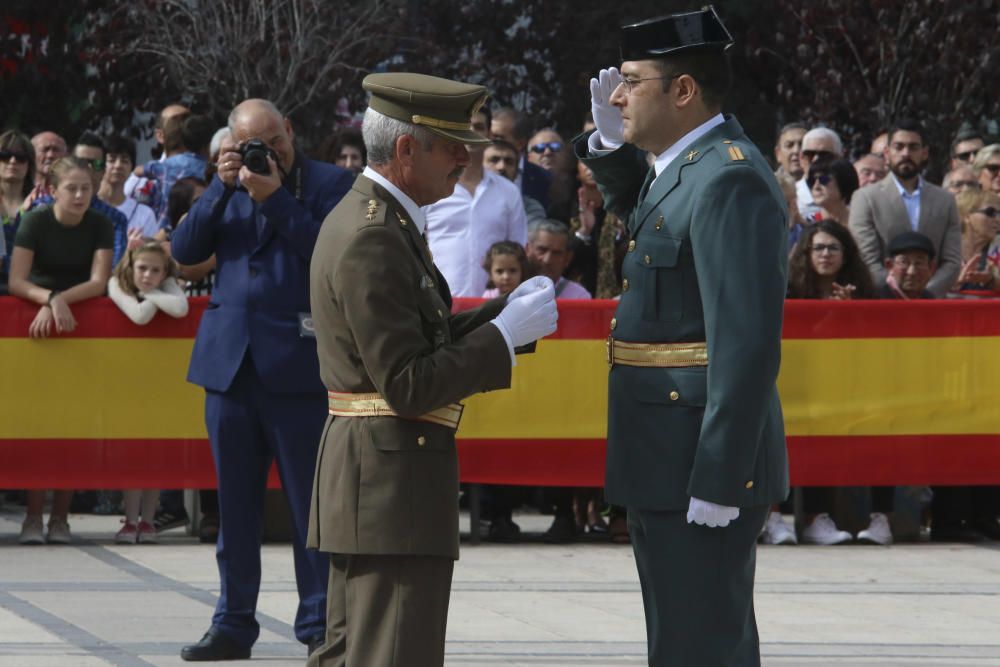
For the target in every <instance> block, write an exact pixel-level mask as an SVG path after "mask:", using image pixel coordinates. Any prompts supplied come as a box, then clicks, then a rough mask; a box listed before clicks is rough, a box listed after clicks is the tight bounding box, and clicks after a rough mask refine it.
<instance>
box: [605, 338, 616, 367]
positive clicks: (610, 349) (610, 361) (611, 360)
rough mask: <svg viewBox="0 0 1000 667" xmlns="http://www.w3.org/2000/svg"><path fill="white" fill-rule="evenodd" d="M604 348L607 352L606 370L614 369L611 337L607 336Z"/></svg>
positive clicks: (613, 346)
mask: <svg viewBox="0 0 1000 667" xmlns="http://www.w3.org/2000/svg"><path fill="white" fill-rule="evenodd" d="M606 347H607V350H608V370H611V369H612V368H614V367H615V339H614V338H613V337H612V336H608V342H607V344H606Z"/></svg>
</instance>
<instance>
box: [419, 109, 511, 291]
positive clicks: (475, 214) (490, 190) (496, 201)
mask: <svg viewBox="0 0 1000 667" xmlns="http://www.w3.org/2000/svg"><path fill="white" fill-rule="evenodd" d="M472 118H473V120H472V129H473V131H475V132H477V133H479V134H481V135H483V137H484V138H485V137H486V136H487V130H488V128H489V126H490V120H489V111H488V110H487V109H485V108H484V109H481V110H480V111H478V112H477V113H476V114H474V115H473V117H472ZM466 148H467V150H468V151H469V164H468V165H467V166H466V167H465V170H464V171H463V172H462V175H461V176H460V177H459V179H458V183H457V184H456V185H455V191H454V192H453V193H452V195H451V196H450V197H447V198H445V199H442V200H440V201H438V202H436V203H434V204H431V205H430V206H426V207H424V209H423V210H424V214H425V215H426V217H427V228H426V234H427V243H428V244H429V245H430V248H431V252H432V253H433V255H434V262H435V263H436V264H437V266H438V268H439V269H440V271H441V273H442V274H444V277H445V279H446V280H447V281H448V285H449V287H450V288H451V293H452V296H464V297H481V296H483V292H485V291H486V284H487V282H488V281H489V275H488V274H487V273H486V270H485V269H484V268H483V259H484V258H485V257H486V251H488V250H489V249H490V246H491V245H493V244H494V243H496V242H497V241H513V242H515V243H520V244H522V245H524V244H525V243H526V242H527V240H528V229H527V227H528V221H527V217H526V216H525V212H524V204H523V203H522V201H521V192H520V191H519V190H518V189H517V186H515V185H514V184H513V183H511V182H510V181H509V180H507V179H506V178H504V177H503V176H500V175H499V174H497V173H495V172H493V171H492V170H489V169H484V168H483V151H484V149H485V146H483V145H477V146H473V145H469V146H467V147H466Z"/></svg>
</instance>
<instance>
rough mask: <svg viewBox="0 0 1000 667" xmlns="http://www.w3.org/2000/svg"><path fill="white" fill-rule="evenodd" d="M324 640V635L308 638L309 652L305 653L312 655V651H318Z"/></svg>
mask: <svg viewBox="0 0 1000 667" xmlns="http://www.w3.org/2000/svg"><path fill="white" fill-rule="evenodd" d="M325 641H326V637H325V636H324V635H316V636H315V637H313V638H312V639H310V640H309V652H308V653H306V655H307V656H309V655H312V654H313V653H315V652H316V651H318V650H319V649H320V647H321V646H323V642H325Z"/></svg>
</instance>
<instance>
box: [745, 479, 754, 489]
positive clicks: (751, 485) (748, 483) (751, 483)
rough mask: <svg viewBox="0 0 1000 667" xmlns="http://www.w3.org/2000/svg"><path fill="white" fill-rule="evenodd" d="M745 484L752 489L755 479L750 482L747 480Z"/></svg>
mask: <svg viewBox="0 0 1000 667" xmlns="http://www.w3.org/2000/svg"><path fill="white" fill-rule="evenodd" d="M743 486H745V487H747V488H748V489H752V488H753V480H750V481H749V482H747V483H746V484H744V485H743Z"/></svg>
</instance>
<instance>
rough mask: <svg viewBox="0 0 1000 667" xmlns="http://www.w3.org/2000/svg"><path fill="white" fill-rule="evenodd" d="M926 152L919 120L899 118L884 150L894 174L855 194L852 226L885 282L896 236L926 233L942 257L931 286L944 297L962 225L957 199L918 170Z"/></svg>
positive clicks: (956, 262) (877, 277) (954, 271)
mask: <svg viewBox="0 0 1000 667" xmlns="http://www.w3.org/2000/svg"><path fill="white" fill-rule="evenodd" d="M927 152H928V151H927V144H925V143H924V139H923V129H922V128H921V126H920V125H919V123H917V122H916V121H913V120H901V121H898V122H897V123H896V125H894V126H893V127H892V128H891V129H890V130H889V143H888V146H886V149H885V158H886V162H888V164H889V172H890V173H889V175H888V176H886V177H885V178H884V179H882V181H881V182H879V183H877V184H875V185H872V186H871V187H867V188H863V189H861V190H858V191H857V192H856V193H855V194H854V197H853V198H852V199H851V215H850V222H849V224H848V226H849V227H850V230H851V233H852V234H853V235H854V238H855V240H857V242H858V248H859V249H860V250H861V257H862V259H864V261H865V263H866V264H867V265H868V268H869V269H870V270H871V272H872V278H873V279H874V281H875V283H876V284H880V283H883V282H885V279H886V268H885V260H886V258H887V256H888V255H887V247H888V245H889V243H891V242H892V240H893V239H894V238H895V237H896V236H898V235H899V234H902V233H904V232H910V231H915V232H920V233H921V234H923V235H924V236H926V237H928V238H929V239H930V240H931V242H932V243H933V244H934V250H935V253H936V255H937V257H938V258H939V261H938V264H937V270H936V271H935V272H934V275H933V276H931V279H930V282H929V283H928V284H927V289H928V290H929V291H930V292H931V293H933V294H934V295H935V296H937V297H941V296H944V294H945V293H946V292H947V291H948V289H949V288H950V287H951V285H953V284H954V282H955V279H956V278H957V277H958V273H959V271H960V270H961V268H962V266H961V264H962V262H961V260H962V256H961V247H960V244H961V238H962V229H961V225H960V223H959V218H958V208H957V207H956V206H955V198H954V197H953V196H952V195H951V193H949V192H948V191H947V190H944V189H942V188H940V187H938V186H936V185H934V184H932V183H928V182H927V181H925V180H924V179H923V177H922V176H921V175H920V172H921V171H922V170H923V167H924V165H925V164H926V163H927Z"/></svg>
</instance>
